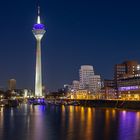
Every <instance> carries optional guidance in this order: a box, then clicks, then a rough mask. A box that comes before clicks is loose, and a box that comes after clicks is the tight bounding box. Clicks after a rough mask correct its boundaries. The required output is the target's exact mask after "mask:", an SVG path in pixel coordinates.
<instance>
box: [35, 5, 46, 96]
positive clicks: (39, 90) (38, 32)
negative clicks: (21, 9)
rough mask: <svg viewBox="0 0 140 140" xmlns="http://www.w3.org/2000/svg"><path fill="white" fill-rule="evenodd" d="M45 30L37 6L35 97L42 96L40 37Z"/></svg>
mask: <svg viewBox="0 0 140 140" xmlns="http://www.w3.org/2000/svg"><path fill="white" fill-rule="evenodd" d="M45 32H46V31H45V27H44V25H43V24H41V22H40V8H39V7H38V18H37V24H35V25H34V27H33V34H34V36H35V38H36V40H37V47H36V72H35V96H37V97H41V96H42V69H41V39H42V37H43V35H44V34H45Z"/></svg>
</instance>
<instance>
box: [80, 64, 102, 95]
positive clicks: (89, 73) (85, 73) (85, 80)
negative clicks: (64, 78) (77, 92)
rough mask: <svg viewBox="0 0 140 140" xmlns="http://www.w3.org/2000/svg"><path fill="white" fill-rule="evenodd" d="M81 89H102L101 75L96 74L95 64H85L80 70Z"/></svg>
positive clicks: (97, 90) (92, 90)
mask: <svg viewBox="0 0 140 140" xmlns="http://www.w3.org/2000/svg"><path fill="white" fill-rule="evenodd" d="M79 77H80V89H87V90H89V91H91V92H99V90H100V89H101V77H100V75H95V74H94V69H93V66H90V65H83V66H81V68H80V70H79Z"/></svg>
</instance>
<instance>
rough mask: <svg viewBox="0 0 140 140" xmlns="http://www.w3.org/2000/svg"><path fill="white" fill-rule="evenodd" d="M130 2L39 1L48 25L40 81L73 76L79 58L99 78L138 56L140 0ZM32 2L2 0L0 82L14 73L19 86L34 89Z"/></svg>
mask: <svg viewBox="0 0 140 140" xmlns="http://www.w3.org/2000/svg"><path fill="white" fill-rule="evenodd" d="M79 2H80V3H79ZM135 2H137V1H134V2H133V3H130V2H129V1H127V3H125V1H123V2H121V1H117V3H115V2H111V1H106V2H104V1H102V0H100V1H94V2H93V1H90V0H89V1H85V3H84V1H79V0H77V1H76V2H75V1H74V0H72V1H71V2H69V3H68V2H65V1H63V0H61V1H59V2H58V1H53V2H51V1H45V0H42V1H40V5H41V14H42V20H43V23H45V26H46V25H47V27H48V31H47V32H48V33H47V35H45V39H43V42H42V55H43V56H42V66H43V81H44V82H43V83H45V86H46V87H48V88H49V89H53V88H55V89H57V88H60V87H62V86H63V84H65V83H69V82H71V81H72V80H74V79H78V70H79V68H80V66H81V65H84V64H89V65H93V67H94V68H95V72H96V73H97V74H100V75H101V76H102V77H103V78H112V77H113V67H114V65H115V64H117V63H120V62H122V61H125V60H137V61H138V62H140V56H139V52H140V9H139V6H138V5H139V4H140V2H137V3H135ZM27 3H28V4H27ZM34 3H35V1H33V0H31V1H30V2H28V1H27V0H25V1H22V2H19V1H17V0H15V1H12V2H9V4H8V5H7V3H6V2H4V1H3V2H1V9H0V16H1V21H3V22H0V26H1V27H2V29H1V32H2V34H0V36H1V40H0V44H1V45H0V46H1V51H0V65H1V67H2V69H1V71H0V75H1V76H0V77H1V78H0V86H4V85H6V83H7V81H8V80H9V79H10V78H15V79H16V80H17V86H18V87H22V88H32V89H34V73H33V71H34V66H35V40H34V37H33V36H32V32H31V31H32V24H34V23H35V20H36V18H35V17H36V5H35V4H34ZM53 3H55V4H53ZM10 5H12V6H10ZM19 12H20V15H19ZM11 26H12V28H11ZM13 33H14V34H13ZM27 50H28V51H27ZM109 55H110V56H109ZM106 65H107V66H106Z"/></svg>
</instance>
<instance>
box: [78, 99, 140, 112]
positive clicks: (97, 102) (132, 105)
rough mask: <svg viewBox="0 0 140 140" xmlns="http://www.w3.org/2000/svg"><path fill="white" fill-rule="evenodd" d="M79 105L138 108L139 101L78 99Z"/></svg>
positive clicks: (139, 105)
mask: <svg viewBox="0 0 140 140" xmlns="http://www.w3.org/2000/svg"><path fill="white" fill-rule="evenodd" d="M78 102H79V103H80V105H81V106H89V107H107V108H121V109H138V110H140V101H124V100H78Z"/></svg>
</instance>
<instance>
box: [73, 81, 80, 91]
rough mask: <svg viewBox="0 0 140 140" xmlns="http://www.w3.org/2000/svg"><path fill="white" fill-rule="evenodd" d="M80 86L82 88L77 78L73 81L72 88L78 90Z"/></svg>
mask: <svg viewBox="0 0 140 140" xmlns="http://www.w3.org/2000/svg"><path fill="white" fill-rule="evenodd" d="M79 88H80V82H79V81H77V80H74V81H73V82H72V89H73V90H74V91H77V90H79Z"/></svg>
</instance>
